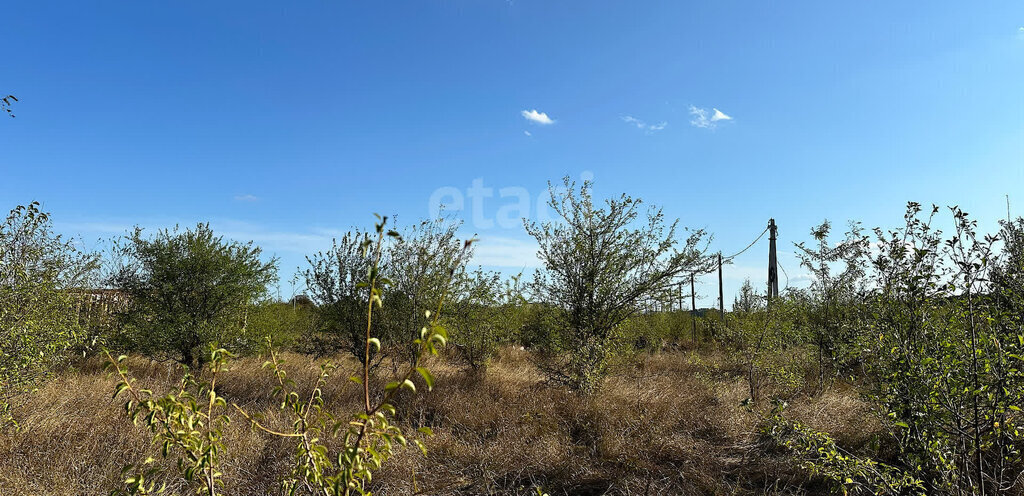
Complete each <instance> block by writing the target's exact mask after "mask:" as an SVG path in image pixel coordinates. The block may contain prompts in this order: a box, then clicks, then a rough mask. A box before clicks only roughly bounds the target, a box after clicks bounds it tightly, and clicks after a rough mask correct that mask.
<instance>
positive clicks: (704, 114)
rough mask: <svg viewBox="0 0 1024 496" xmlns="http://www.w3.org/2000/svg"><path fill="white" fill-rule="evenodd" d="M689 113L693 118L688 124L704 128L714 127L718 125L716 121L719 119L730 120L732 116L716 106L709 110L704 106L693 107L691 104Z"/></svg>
mask: <svg viewBox="0 0 1024 496" xmlns="http://www.w3.org/2000/svg"><path fill="white" fill-rule="evenodd" d="M690 115H692V116H693V119H691V120H690V124H691V125H693V126H694V127H700V128H704V129H714V128H716V127H718V123H719V122H720V121H731V120H732V117H730V116H728V115H726V114H725V112H722V111H721V110H718V109H716V108H712V109H711V111H710V112H709V111H708V109H706V108H700V107H695V106H693V105H690Z"/></svg>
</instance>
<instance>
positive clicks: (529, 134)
mask: <svg viewBox="0 0 1024 496" xmlns="http://www.w3.org/2000/svg"><path fill="white" fill-rule="evenodd" d="M523 134H525V135H527V136H533V133H531V132H529V131H523Z"/></svg>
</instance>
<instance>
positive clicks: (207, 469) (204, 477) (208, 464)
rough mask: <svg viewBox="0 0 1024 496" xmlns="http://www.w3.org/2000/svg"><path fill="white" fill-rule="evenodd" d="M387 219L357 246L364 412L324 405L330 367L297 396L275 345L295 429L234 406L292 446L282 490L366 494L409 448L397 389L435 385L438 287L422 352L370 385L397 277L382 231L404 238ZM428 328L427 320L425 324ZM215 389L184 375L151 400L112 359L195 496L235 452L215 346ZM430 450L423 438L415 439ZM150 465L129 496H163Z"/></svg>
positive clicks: (440, 340)
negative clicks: (379, 387) (428, 363)
mask: <svg viewBox="0 0 1024 496" xmlns="http://www.w3.org/2000/svg"><path fill="white" fill-rule="evenodd" d="M386 222H387V218H383V219H381V221H380V222H379V223H378V224H377V225H376V238H375V240H370V239H366V240H365V241H364V242H363V243H362V244H361V247H360V248H361V254H362V256H364V257H367V258H368V259H369V260H370V262H369V263H368V264H367V267H368V272H367V275H366V278H365V280H364V282H360V283H359V285H360V287H364V288H365V289H366V295H367V299H366V301H364V304H365V308H366V314H365V315H366V320H365V326H364V330H365V331H364V332H365V333H364V335H363V343H364V347H365V348H366V350H367V352H364V354H363V356H364V357H365V359H364V360H363V361H362V363H361V365H362V368H361V371H360V373H359V374H358V375H354V376H352V377H350V378H349V380H350V381H352V382H355V383H357V384H359V385H360V386H361V388H362V392H363V395H362V400H363V405H364V407H363V409H362V411H360V412H357V413H354V414H352V415H351V416H349V418H348V420H347V421H346V420H343V419H344V417H341V416H338V415H335V414H332V413H331V412H329V411H327V410H326V409H325V408H324V401H323V387H324V386H325V385H326V384H327V381H329V380H331V379H332V377H333V375H332V374H333V373H334V370H335V366H334V365H333V364H332V363H330V362H324V363H323V364H321V366H320V373H319V376H318V377H317V379H316V383H315V385H314V386H313V390H312V391H311V392H310V393H309V395H308V396H307V397H304V396H303V395H302V393H300V392H299V391H298V390H297V389H296V388H295V385H294V384H293V383H292V382H291V380H289V379H288V374H287V372H286V371H285V369H284V361H283V360H281V359H280V358H279V356H278V355H277V353H276V352H274V351H273V350H272V348H271V352H270V360H269V361H267V362H266V363H265V364H264V368H268V369H270V370H272V372H273V374H274V377H275V379H276V381H277V384H278V386H277V387H276V388H275V389H274V391H272V394H273V395H274V396H276V397H279V398H280V399H281V409H282V410H283V411H284V412H285V413H286V414H287V415H290V416H291V417H292V418H293V419H294V422H293V423H292V430H291V432H280V431H275V430H272V429H269V428H267V427H265V426H264V425H263V424H262V423H260V422H259V420H258V419H256V418H254V417H253V416H251V415H249V414H248V413H247V412H246V411H245V410H244V409H242V408H241V407H240V406H239V405H237V404H232V405H231V406H232V407H233V408H234V409H235V410H236V411H237V412H238V413H239V414H241V415H242V416H243V417H245V419H246V420H248V421H249V422H250V423H251V425H252V427H253V428H254V429H257V430H259V431H261V432H263V433H265V434H268V435H270V436H273V437H277V438H280V439H282V440H285V441H288V442H292V443H294V447H295V456H294V459H293V463H292V469H291V473H290V474H289V476H288V477H286V478H285V479H284V480H282V481H281V486H282V490H283V492H284V493H285V494H289V495H294V494H310V495H313V494H317V495H324V496H338V495H350V494H369V493H368V487H367V485H368V484H369V483H370V482H371V480H372V477H373V473H374V472H375V471H376V470H378V469H380V467H381V466H382V464H384V463H385V462H386V461H387V460H388V459H389V458H390V457H391V455H392V454H393V453H394V450H395V448H396V446H399V445H401V446H404V445H406V444H408V439H407V437H406V435H405V434H404V433H403V431H402V429H401V428H399V427H398V426H397V425H395V424H394V423H393V422H392V419H393V417H394V416H395V414H396V413H397V411H396V409H395V407H394V406H393V405H392V401H393V399H394V398H395V395H396V394H397V393H398V392H399V391H401V390H406V389H407V390H410V391H412V392H415V391H416V384H415V382H414V381H413V379H414V376H417V375H418V376H419V377H420V378H421V379H422V381H423V383H424V384H425V385H426V387H427V388H428V389H430V388H432V387H433V384H434V377H433V375H432V374H431V373H430V371H428V370H427V369H426V368H424V367H423V366H422V363H421V361H422V359H423V358H424V356H425V355H427V354H432V355H436V354H437V353H438V348H439V347H441V346H444V345H445V344H446V343H447V331H446V330H445V329H444V327H442V326H441V325H440V324H439V322H440V320H439V319H440V310H441V306H442V304H443V301H444V295H445V292H446V289H445V288H443V287H442V288H441V295H440V297H439V298H438V301H437V303H436V305H437V306H436V307H435V310H434V312H431V311H426V312H425V313H424V315H425V316H426V318H427V319H431V317H432V319H431V320H429V322H427V323H426V325H425V326H422V327H421V329H420V333H419V337H418V338H416V339H415V340H413V342H412V344H413V345H414V346H416V347H417V349H418V352H417V354H416V356H415V359H414V361H413V363H412V364H411V365H410V366H409V367H408V369H407V370H406V371H405V372H404V373H403V374H401V375H399V377H397V379H396V380H394V381H392V382H389V383H388V384H387V385H385V386H384V388H383V391H373V390H372V389H371V375H370V358H371V355H370V353H369V352H368V351H369V350H370V349H371V348H377V349H379V348H380V346H381V342H380V340H379V338H377V337H375V336H374V335H373V334H372V329H373V317H374V314H375V309H379V308H381V307H382V306H383V304H384V299H383V295H384V294H385V292H384V288H385V287H386V286H388V285H389V284H391V280H390V279H388V278H385V277H383V275H382V273H381V271H380V261H381V258H382V251H383V243H384V239H385V235H387V236H388V237H396V238H397V237H398V233H396V232H394V231H389V232H387V233H386V234H385V231H384V227H385V223H386ZM469 246H470V244H469V242H466V243H465V244H464V245H463V247H464V248H463V250H462V251H461V252H460V253H459V254H457V256H456V257H455V258H454V260H453V261H452V265H451V266H449V267H448V273H449V274H453V273H455V272H456V271H457V269H458V267H459V266H461V264H462V260H463V259H464V257H465V254H466V252H467V251H468V248H469ZM421 322H422V321H421ZM210 357H211V358H210V366H209V369H210V370H209V376H210V377H211V379H210V381H209V383H207V382H202V381H196V380H194V379H193V378H192V377H191V376H188V375H186V377H185V379H184V380H183V381H182V385H181V388H180V389H179V391H177V392H172V393H170V394H168V395H165V396H162V397H154V395H153V394H152V393H151V392H149V391H147V390H143V389H139V388H138V387H136V386H135V384H134V382H135V381H134V380H133V379H132V378H130V377H129V376H128V374H127V372H126V370H125V368H123V367H122V366H121V362H122V361H123V360H124V357H121V358H118V359H117V360H113V359H112V360H111V361H110V363H109V366H110V367H112V368H113V369H114V370H115V371H116V372H117V373H118V375H119V376H120V379H121V380H120V381H119V382H118V384H117V386H116V389H115V392H114V396H115V398H116V397H118V396H119V395H122V394H123V395H124V396H126V399H127V401H126V402H125V410H126V411H127V413H128V415H129V417H130V418H131V419H132V421H133V422H135V421H138V420H140V419H143V420H144V421H145V422H146V424H147V425H148V426H149V428H150V430H151V431H152V432H153V434H154V443H155V444H158V445H160V446H161V454H162V456H163V457H165V458H167V457H170V456H175V457H177V460H178V464H177V465H178V468H179V470H180V471H181V472H182V474H183V475H184V476H185V478H186V480H189V481H193V480H196V481H199V485H198V488H197V493H205V494H208V495H209V496H215V495H216V494H217V488H218V487H219V485H220V477H221V472H220V469H219V454H220V453H221V452H222V451H224V450H227V449H230V446H225V445H224V443H223V442H222V439H221V431H222V428H223V426H224V425H225V424H226V423H227V422H228V421H229V417H228V416H227V415H225V414H224V413H223V412H224V411H225V410H226V409H227V406H228V404H227V402H226V401H225V399H224V398H223V397H221V396H218V395H217V392H216V380H217V374H218V372H220V371H221V370H224V368H225V367H226V365H227V358H228V357H229V354H228V353H227V352H226V350H223V349H217V350H213V351H212V352H211V355H210ZM419 430H420V432H421V433H423V434H426V435H429V434H430V429H429V428H426V427H421V428H420V429H419ZM339 435H340V436H341V437H342V443H341V448H340V449H339V450H338V451H337V452H336V453H334V454H333V455H332V454H331V453H330V451H331V448H330V447H329V446H328V444H326V442H327V438H329V437H336V436H339ZM414 442H415V443H416V444H417V445H418V446H419V447H420V449H421V450H423V451H424V453H425V452H426V451H425V448H423V445H422V444H421V443H420V441H418V440H415V441H414ZM149 463H150V461H149V460H147V461H146V462H144V463H143V464H142V465H140V466H137V467H134V470H130V473H129V475H128V477H127V478H126V479H125V481H124V488H123V489H124V492H126V493H128V494H160V493H163V492H164V491H165V490H166V484H163V483H160V482H159V481H160V479H161V474H160V473H159V471H158V470H157V469H155V468H147V466H148V465H149Z"/></svg>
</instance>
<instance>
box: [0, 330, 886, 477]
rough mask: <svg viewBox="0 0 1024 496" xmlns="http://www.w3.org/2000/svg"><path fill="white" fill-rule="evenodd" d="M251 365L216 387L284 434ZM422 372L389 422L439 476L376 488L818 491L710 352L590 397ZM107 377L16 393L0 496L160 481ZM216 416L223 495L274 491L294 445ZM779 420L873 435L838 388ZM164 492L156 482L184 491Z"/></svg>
mask: <svg viewBox="0 0 1024 496" xmlns="http://www.w3.org/2000/svg"><path fill="white" fill-rule="evenodd" d="M285 358H286V360H288V364H287V368H288V369H289V371H290V372H289V374H290V377H292V378H293V379H294V380H295V381H296V383H297V385H298V387H299V389H300V390H306V389H308V388H309V385H310V384H311V383H312V381H313V380H314V379H315V374H316V371H317V367H316V366H315V364H314V362H312V361H311V360H310V359H309V358H308V357H305V356H303V355H298V354H286V355H285ZM341 360H342V363H343V364H344V366H343V367H341V368H340V369H339V370H338V374H337V375H336V376H335V377H333V378H332V380H331V382H330V383H329V384H328V386H327V387H326V389H325V404H326V407H327V408H328V409H329V410H332V411H335V412H352V411H355V410H356V409H358V406H359V401H360V398H361V397H360V388H358V386H356V385H355V384H353V383H351V382H348V381H347V380H346V379H345V377H347V372H348V371H347V369H351V370H355V368H356V366H357V364H356V363H355V362H354V361H351V360H350V361H347V362H346V361H345V360H344V359H341ZM261 364H262V359H260V358H255V357H254V358H243V359H238V360H236V361H233V362H232V365H231V370H230V371H229V372H227V373H225V374H224V375H223V376H222V378H221V379H220V380H219V383H218V392H219V393H220V394H222V395H224V396H225V397H226V398H227V399H228V401H229V402H234V403H237V404H238V405H240V406H242V407H243V408H244V409H246V410H247V411H249V412H254V413H258V414H260V415H262V417H263V418H264V419H265V424H266V425H267V426H268V427H271V428H278V429H281V430H287V428H288V427H287V425H286V424H287V423H288V422H289V421H288V420H286V419H285V418H284V417H283V416H282V414H281V413H280V410H279V409H278V403H277V401H276V400H275V399H273V398H271V397H270V396H269V392H270V391H271V390H272V389H273V386H274V383H273V381H274V378H273V376H272V375H271V374H270V373H269V372H267V371H266V370H262V369H261ZM431 367H432V369H433V370H434V371H435V375H436V377H437V385H436V387H435V388H434V390H433V391H431V392H425V391H424V392H421V393H419V394H416V395H406V396H405V397H402V398H399V401H398V402H397V405H396V406H397V407H398V411H399V421H400V423H402V424H404V425H406V426H411V427H419V426H429V427H431V428H432V429H433V431H434V435H433V436H431V437H426V438H424V443H425V444H426V446H427V449H428V457H429V459H430V461H433V462H436V466H437V467H439V468H437V469H434V471H433V472H432V473H430V474H429V475H427V470H425V467H426V462H427V460H426V459H424V457H423V455H422V454H420V452H419V451H418V450H416V449H415V448H408V449H404V450H402V451H401V452H400V453H399V454H398V455H397V456H396V457H395V458H393V459H392V460H390V461H389V462H388V463H387V464H386V465H385V466H384V468H383V469H382V470H381V471H379V472H378V473H376V474H375V475H374V479H373V488H374V492H375V493H376V494H388V495H390V494H536V490H535V488H537V487H542V488H543V489H544V491H546V492H548V493H550V494H552V495H557V494H765V493H773V494H775V493H792V494H806V493H810V494H815V493H824V492H827V488H826V487H825V486H824V485H822V484H821V483H820V482H819V481H816V480H814V479H813V478H809V476H808V474H806V473H804V472H802V471H800V470H799V469H798V468H796V466H797V464H795V463H794V462H793V460H792V459H790V458H788V457H787V456H786V454H785V453H784V452H783V451H781V450H779V449H777V448H776V447H774V446H773V444H772V443H770V442H768V441H766V440H765V439H763V436H761V435H760V434H759V433H758V429H757V426H758V423H759V417H758V415H757V414H755V413H751V412H750V411H748V410H747V409H745V408H742V407H741V406H740V403H741V401H742V400H743V399H744V398H745V397H746V396H747V389H746V388H747V386H746V382H745V381H744V378H743V376H742V368H740V367H738V366H737V365H736V364H735V363H732V362H731V361H730V360H729V359H727V358H725V355H723V354H720V353H718V352H717V351H715V350H711V349H705V350H699V351H693V350H678V351H671V352H665V353H659V354H655V355H650V356H648V357H646V358H645V359H644V360H642V361H641V362H640V363H639V364H635V365H630V366H624V368H621V369H619V370H617V371H616V373H615V374H614V375H613V376H612V377H610V378H609V379H608V382H607V383H606V385H605V387H604V388H603V389H601V390H600V392H599V393H598V394H596V395H594V396H592V397H581V396H579V395H575V394H572V393H569V392H567V391H565V390H563V389H560V388H556V387H552V386H549V385H546V384H544V383H543V380H542V375H541V374H539V373H538V371H537V370H536V369H535V367H534V366H533V364H532V363H531V360H530V355H529V352H528V351H522V350H520V349H517V348H507V349H504V350H502V352H501V354H500V357H499V359H497V360H496V361H495V362H494V363H493V365H492V366H491V367H490V368H489V369H488V370H487V372H486V373H485V374H480V373H474V372H472V371H468V370H462V369H459V368H456V367H454V366H452V365H449V364H447V363H446V362H445V361H443V360H436V362H435V363H433V364H431ZM382 368H387V367H382ZM129 369H130V370H131V372H132V373H133V374H134V375H135V376H136V377H138V378H139V381H140V383H141V384H142V385H144V386H148V387H151V388H152V389H154V390H155V391H157V392H159V391H169V390H171V389H172V388H174V387H175V386H176V384H177V381H178V379H179V377H180V376H179V375H178V374H179V372H177V368H176V367H173V366H170V365H168V364H163V363H158V362H151V361H148V360H143V359H141V358H132V359H131V360H130V361H129ZM114 384H115V381H114V379H113V378H110V377H108V375H107V374H106V372H104V371H103V370H102V366H101V363H100V361H99V360H89V361H86V362H84V363H81V364H79V365H78V366H77V367H75V368H74V370H72V371H68V372H65V373H63V374H62V375H61V376H59V377H57V378H56V379H55V380H52V381H48V382H47V383H46V384H45V385H44V386H43V387H42V388H41V389H40V390H38V391H37V392H36V393H34V394H31V395H28V396H27V397H26V398H25V399H24V401H23V402H22V403H21V404H19V405H18V406H17V410H16V412H15V414H16V416H17V417H18V418H19V419H21V426H22V429H21V431H20V432H10V433H7V434H5V435H4V436H0V494H5V495H7V494H54V495H82V494H105V493H106V492H107V491H109V490H110V489H111V488H113V487H115V486H116V485H117V484H118V483H119V482H120V481H121V480H122V478H123V476H122V475H121V469H122V467H123V466H125V465H127V464H129V463H138V462H140V461H141V460H144V459H145V458H146V457H147V456H153V457H154V458H156V459H157V460H158V461H157V462H156V463H164V464H166V466H167V468H168V469H171V470H169V472H168V473H172V474H173V473H176V472H175V471H174V470H173V468H172V467H173V463H174V462H173V460H163V459H162V458H161V457H160V456H159V454H158V450H157V447H155V446H150V445H149V442H148V439H150V436H149V434H148V432H147V431H146V430H145V429H144V427H142V426H133V425H132V424H131V423H130V422H129V421H128V420H127V419H126V418H125V415H124V412H123V410H122V409H121V403H120V401H112V400H111V393H112V391H113V387H114ZM230 413H231V417H232V423H231V425H230V426H229V427H228V430H227V432H226V444H227V446H228V451H227V452H226V453H224V454H223V455H222V464H223V468H224V474H225V476H224V480H225V483H226V486H225V487H224V490H223V494H231V495H263V494H271V493H276V490H277V481H278V480H280V479H281V477H282V476H283V475H285V474H286V473H287V471H288V470H289V462H290V459H291V457H292V450H293V449H294V448H293V447H292V446H291V445H290V444H288V443H286V442H284V441H282V440H281V439H279V438H277V439H272V438H271V437H270V436H268V435H266V434H263V433H261V432H259V431H254V430H253V429H251V427H250V425H249V424H248V423H247V422H246V421H245V419H243V418H242V417H241V416H240V415H238V414H237V413H235V412H230ZM787 415H788V416H789V417H791V418H794V419H799V420H802V421H804V422H806V423H807V424H808V425H810V426H811V427H813V428H816V429H819V430H822V431H825V432H829V433H831V434H832V435H834V436H835V438H836V439H837V440H838V441H839V442H840V443H841V444H842V445H844V446H846V447H848V448H851V449H854V450H856V449H858V448H859V447H863V446H866V445H867V443H869V442H870V441H871V440H872V439H873V438H875V437H876V432H877V431H878V426H877V425H876V424H875V423H874V422H873V421H872V419H873V417H872V415H871V414H870V412H869V411H868V407H867V405H866V404H865V403H863V402H862V401H860V400H859V399H858V397H857V395H856V393H854V392H852V391H851V390H850V389H849V388H845V387H844V386H843V385H842V384H837V385H835V386H833V388H831V389H830V390H828V391H826V392H825V393H824V394H821V395H817V396H813V397H811V396H807V395H802V394H797V396H796V397H794V398H793V399H792V401H791V407H790V408H789V410H788V414H787ZM29 433H30V434H29ZM178 484H179V486H178V487H172V489H177V490H182V492H185V489H186V486H185V484H184V482H183V481H178ZM189 492H190V491H189Z"/></svg>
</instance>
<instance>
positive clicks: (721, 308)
mask: <svg viewBox="0 0 1024 496" xmlns="http://www.w3.org/2000/svg"><path fill="white" fill-rule="evenodd" d="M718 320H719V321H721V322H725V298H724V297H723V296H722V252H718Z"/></svg>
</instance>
